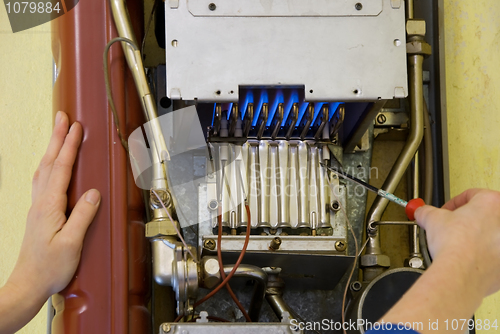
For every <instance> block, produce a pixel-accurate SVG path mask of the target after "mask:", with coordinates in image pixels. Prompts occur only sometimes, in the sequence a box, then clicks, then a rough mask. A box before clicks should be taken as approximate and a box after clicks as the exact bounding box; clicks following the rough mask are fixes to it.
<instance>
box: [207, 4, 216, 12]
mask: <svg viewBox="0 0 500 334" xmlns="http://www.w3.org/2000/svg"><path fill="white" fill-rule="evenodd" d="M216 8H217V6H216V5H215V4H214V3H213V2H212V3H210V4H209V5H208V9H210V10H211V11H214V10H215V9H216Z"/></svg>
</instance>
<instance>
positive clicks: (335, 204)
mask: <svg viewBox="0 0 500 334" xmlns="http://www.w3.org/2000/svg"><path fill="white" fill-rule="evenodd" d="M330 207H331V208H332V210H333V211H339V209H340V204H339V202H338V201H333V202H332V203H331V204H330Z"/></svg>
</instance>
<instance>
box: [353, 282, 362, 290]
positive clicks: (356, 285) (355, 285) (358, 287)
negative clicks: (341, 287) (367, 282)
mask: <svg viewBox="0 0 500 334" xmlns="http://www.w3.org/2000/svg"><path fill="white" fill-rule="evenodd" d="M362 287H363V285H361V282H359V281H354V282H352V283H351V290H352V291H355V292H357V291H359V290H361V288H362Z"/></svg>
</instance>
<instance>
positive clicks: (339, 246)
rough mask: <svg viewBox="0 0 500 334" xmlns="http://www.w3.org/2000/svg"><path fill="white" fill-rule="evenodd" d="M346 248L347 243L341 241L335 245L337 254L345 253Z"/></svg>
mask: <svg viewBox="0 0 500 334" xmlns="http://www.w3.org/2000/svg"><path fill="white" fill-rule="evenodd" d="M346 246H347V245H346V243H345V242H343V241H340V240H339V241H337V242H336V243H335V249H336V250H337V252H343V251H345V248H346Z"/></svg>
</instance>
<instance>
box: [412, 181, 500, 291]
mask: <svg viewBox="0 0 500 334" xmlns="http://www.w3.org/2000/svg"><path fill="white" fill-rule="evenodd" d="M415 218H416V220H417V223H418V224H419V225H420V226H421V227H422V228H424V229H425V230H426V232H427V238H428V245H429V251H430V253H431V255H432V257H433V259H434V261H438V260H440V259H444V260H448V261H457V263H460V264H461V266H462V267H463V269H464V270H467V271H470V273H469V274H472V275H474V276H475V278H477V279H479V281H480V286H481V289H482V290H484V291H482V293H483V294H484V295H483V297H485V296H487V295H489V294H492V293H494V292H495V291H498V290H499V289H500V192H497V191H492V190H486V189H469V190H467V191H465V192H463V193H462V194H460V195H458V196H456V197H455V198H453V199H451V200H450V201H449V202H447V203H446V204H445V205H444V206H443V207H442V208H441V209H438V208H435V207H432V206H424V207H421V208H419V209H417V211H416V212H415Z"/></svg>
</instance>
